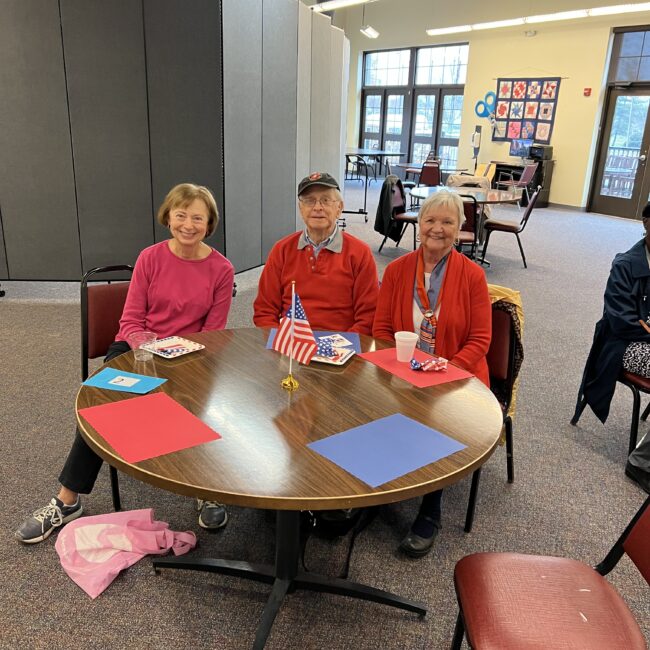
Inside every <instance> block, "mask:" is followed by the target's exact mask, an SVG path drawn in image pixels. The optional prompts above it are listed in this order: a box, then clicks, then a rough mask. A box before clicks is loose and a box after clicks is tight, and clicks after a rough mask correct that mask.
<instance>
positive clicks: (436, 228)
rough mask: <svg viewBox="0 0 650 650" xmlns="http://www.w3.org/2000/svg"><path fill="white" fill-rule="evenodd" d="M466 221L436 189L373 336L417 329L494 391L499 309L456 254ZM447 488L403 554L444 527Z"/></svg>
mask: <svg viewBox="0 0 650 650" xmlns="http://www.w3.org/2000/svg"><path fill="white" fill-rule="evenodd" d="M464 220H465V214H464V210H463V202H462V199H461V198H460V197H459V196H458V194H455V193H452V192H444V191H443V192H436V193H435V194H433V195H432V196H431V197H429V198H428V199H427V200H426V201H425V202H424V203H423V204H422V207H421V208H420V213H419V217H418V223H419V229H420V242H421V243H420V247H419V248H418V250H417V251H414V252H413V253H410V254H408V255H404V256H403V257H400V258H399V259H397V260H395V261H394V262H391V263H390V264H389V265H388V266H387V267H386V271H385V272H384V277H383V280H382V284H381V289H380V291H379V299H378V301H377V310H376V312H375V321H374V325H373V329H372V333H373V336H374V337H376V338H380V339H386V340H388V341H393V340H394V334H395V332H399V331H402V330H406V331H411V332H416V333H417V334H418V335H419V336H420V340H419V341H418V347H419V348H420V349H422V350H423V351H425V352H429V353H431V354H433V353H435V354H436V355H439V356H441V357H444V358H445V359H448V360H449V361H450V362H451V363H453V364H455V365H457V366H460V367H461V368H464V369H465V370H468V371H469V372H471V373H472V374H474V375H475V376H476V377H478V378H479V379H480V380H481V381H482V382H483V383H484V384H486V385H487V386H489V384H490V380H489V375H488V367H487V361H486V355H487V351H488V348H489V347H490V338H491V336H492V307H491V305H490V296H489V294H488V288H487V281H486V279H485V273H484V272H483V269H481V268H480V267H479V266H478V265H477V264H475V263H474V262H472V261H471V260H469V259H468V258H467V257H465V256H464V255H462V254H461V253H458V252H457V251H456V250H454V243H455V242H456V240H457V238H458V233H459V232H460V228H461V226H462V224H463V222H464ZM441 498H442V490H438V491H436V492H432V493H430V494H427V495H425V496H424V498H423V500H422V505H421V506H420V511H419V513H418V516H417V518H416V519H415V521H414V522H413V524H412V526H411V529H410V531H409V533H408V535H407V536H406V537H405V538H404V539H403V540H402V543H401V544H400V550H402V551H403V552H405V553H406V554H407V555H410V556H411V557H421V556H423V555H426V554H427V553H428V552H429V551H430V550H431V547H432V546H433V542H434V540H435V538H436V535H437V534H438V531H439V530H440V514H441Z"/></svg>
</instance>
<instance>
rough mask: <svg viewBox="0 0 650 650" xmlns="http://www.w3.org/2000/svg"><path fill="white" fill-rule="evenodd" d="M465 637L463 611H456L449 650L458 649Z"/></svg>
mask: <svg viewBox="0 0 650 650" xmlns="http://www.w3.org/2000/svg"><path fill="white" fill-rule="evenodd" d="M464 637H465V623H464V622H463V613H462V612H458V618H457V619H456V627H455V628H454V638H453V640H452V642H451V650H460V649H461V647H462V645H463V638H464Z"/></svg>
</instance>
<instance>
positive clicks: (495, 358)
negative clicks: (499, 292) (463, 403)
mask: <svg viewBox="0 0 650 650" xmlns="http://www.w3.org/2000/svg"><path fill="white" fill-rule="evenodd" d="M488 286H489V285H488ZM513 311H515V310H514V309H511V308H506V306H505V303H504V302H502V301H496V302H493V303H492V340H491V341H490V348H489V350H488V353H487V364H488V370H489V373H490V390H491V391H492V392H493V393H494V395H495V396H496V398H497V400H498V402H499V406H500V407H501V411H502V412H503V424H504V428H505V439H506V470H507V476H508V483H512V482H513V481H514V480H515V467H514V447H513V440H512V433H513V432H512V418H511V416H510V414H509V412H510V406H511V404H512V400H513V394H514V387H515V380H516V378H517V375H518V374H519V369H520V368H521V363H522V362H523V345H522V343H521V339H520V338H518V337H517V334H516V329H515V323H514V318H515V317H514V315H513ZM480 478H481V468H480V467H479V468H478V469H477V470H475V471H474V473H473V474H472V484H471V487H470V492H469V502H468V504H467V514H466V515H465V532H466V533H469V532H471V530H472V525H473V523H474V511H475V510H476V497H477V495H478V486H479V480H480Z"/></svg>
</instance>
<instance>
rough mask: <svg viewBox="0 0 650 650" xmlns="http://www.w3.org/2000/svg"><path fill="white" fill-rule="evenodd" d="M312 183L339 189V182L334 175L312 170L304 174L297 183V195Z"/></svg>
mask: <svg viewBox="0 0 650 650" xmlns="http://www.w3.org/2000/svg"><path fill="white" fill-rule="evenodd" d="M314 185H322V186H323V187H332V188H334V189H335V190H338V191H339V192H340V191H341V188H340V187H339V184H338V183H337V182H336V179H335V178H334V176H331V175H330V174H328V173H326V172H314V173H313V174H309V176H305V178H303V179H302V180H301V181H300V183H298V196H300V195H301V194H302V193H303V192H304V191H305V190H306V189H309V188H310V187H312V186H314Z"/></svg>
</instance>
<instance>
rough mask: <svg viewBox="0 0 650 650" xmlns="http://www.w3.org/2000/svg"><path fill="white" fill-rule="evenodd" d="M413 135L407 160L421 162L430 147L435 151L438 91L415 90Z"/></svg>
mask: <svg viewBox="0 0 650 650" xmlns="http://www.w3.org/2000/svg"><path fill="white" fill-rule="evenodd" d="M414 104H415V108H414V119H413V136H412V138H411V155H410V156H409V161H410V162H413V163H416V164H418V165H419V164H421V163H423V162H424V160H425V159H426V157H427V154H428V153H429V151H430V150H431V149H433V150H434V151H435V148H436V147H435V142H436V134H437V126H438V120H437V119H436V109H437V106H438V92H435V91H434V92H427V91H423V90H416V91H415V99H414Z"/></svg>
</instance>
